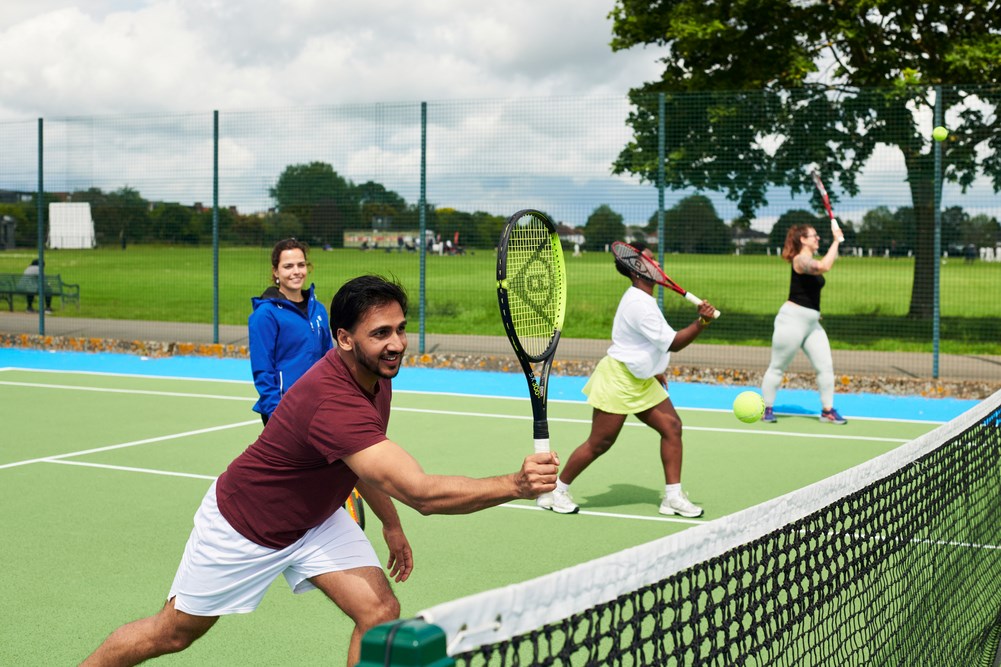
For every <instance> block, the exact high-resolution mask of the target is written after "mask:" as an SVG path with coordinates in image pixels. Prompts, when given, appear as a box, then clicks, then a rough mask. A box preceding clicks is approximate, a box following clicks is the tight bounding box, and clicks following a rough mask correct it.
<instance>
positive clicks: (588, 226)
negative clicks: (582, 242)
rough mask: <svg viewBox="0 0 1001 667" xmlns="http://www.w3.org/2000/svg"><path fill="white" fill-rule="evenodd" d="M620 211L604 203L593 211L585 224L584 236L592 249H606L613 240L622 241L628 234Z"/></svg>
mask: <svg viewBox="0 0 1001 667" xmlns="http://www.w3.org/2000/svg"><path fill="white" fill-rule="evenodd" d="M623 220H624V218H623V217H622V215H621V214H620V213H616V212H615V211H614V210H612V207H611V206H609V205H607V204H602V205H601V206H599V207H598V208H596V209H594V211H592V212H591V215H589V216H588V217H587V223H585V225H584V237H585V238H586V239H587V245H588V247H590V248H591V249H592V250H605V246H606V245H611V244H612V242H613V241H621V240H622V239H623V237H624V236H625V234H626V225H625V224H624V223H623Z"/></svg>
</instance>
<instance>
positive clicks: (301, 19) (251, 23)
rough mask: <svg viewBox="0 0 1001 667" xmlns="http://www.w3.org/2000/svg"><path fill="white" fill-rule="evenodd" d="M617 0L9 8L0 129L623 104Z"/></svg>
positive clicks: (89, 0) (214, 1)
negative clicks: (171, 114)
mask: <svg viewBox="0 0 1001 667" xmlns="http://www.w3.org/2000/svg"><path fill="white" fill-rule="evenodd" d="M612 7H613V0H504V1H503V2H492V3H487V2H474V1H471V0H431V1H428V2H414V1H413V0H367V1H358V0H230V1H228V2H224V1H221V0H149V1H146V2H142V1H132V2H128V1H125V0H76V1H75V2H74V1H70V0H4V1H3V2H2V3H0V26H3V27H2V28H0V63H2V66H0V118H24V117H28V118H34V117H45V116H65V115H91V114H108V113H112V114H119V113H131V112H140V111H142V112H146V111H155V112H163V111H200V110H203V109H206V108H209V109H220V110H237V109H259V108H262V107H265V108H276V107H288V106H294V105H306V106H315V105H329V104H342V103H356V102H394V101H405V100H406V101H409V100H443V99H470V98H472V99H479V98H505V97H511V96H553V95H591V94H622V93H624V92H625V91H627V90H628V89H629V88H630V87H631V86H635V85H637V84H640V83H642V82H644V81H648V80H651V79H653V78H655V77H656V76H657V73H658V71H659V68H658V66H657V62H656V61H657V53H656V52H655V51H653V50H649V49H646V50H645V49H634V50H631V51H629V52H620V53H613V52H612V50H611V49H610V48H609V46H608V43H609V41H610V40H611V22H610V21H609V19H608V18H607V16H608V13H609V12H610V11H611V9H612Z"/></svg>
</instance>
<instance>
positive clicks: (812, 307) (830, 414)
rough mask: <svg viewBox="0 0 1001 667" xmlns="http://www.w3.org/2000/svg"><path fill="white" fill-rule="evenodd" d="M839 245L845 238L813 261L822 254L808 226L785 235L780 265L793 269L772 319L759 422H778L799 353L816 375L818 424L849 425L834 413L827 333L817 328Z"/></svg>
mask: <svg viewBox="0 0 1001 667" xmlns="http://www.w3.org/2000/svg"><path fill="white" fill-rule="evenodd" d="M843 240H844V237H840V236H835V237H834V240H833V241H832V242H831V247H830V248H828V249H827V253H826V254H825V255H824V256H823V257H822V258H821V259H816V258H815V257H814V255H816V254H817V253H818V252H819V250H820V235H819V234H817V230H816V229H814V228H813V227H811V226H810V225H793V226H792V227H790V228H789V231H788V232H787V233H786V240H785V245H784V246H783V248H782V259H784V260H785V261H787V262H789V263H790V264H791V265H792V270H791V273H790V277H789V299H788V301H786V302H785V303H784V304H782V307H781V308H779V312H778V314H777V315H776V316H775V329H774V331H773V333H772V359H771V362H769V364H768V370H767V371H765V375H764V378H763V379H762V382H761V396H762V398H763V399H764V400H765V414H764V416H763V417H762V418H761V421H763V422H768V423H774V422H775V421H776V417H775V411H774V405H775V395H776V393H778V389H779V386H780V385H781V384H782V378H783V376H784V375H785V371H786V369H787V368H788V367H789V364H790V363H792V360H793V357H795V356H796V352H798V351H799V350H800V349H802V350H803V352H804V353H805V354H806V357H807V359H809V360H810V363H811V364H813V368H814V369H815V370H816V371H817V388H818V390H819V391H820V407H821V412H820V421H822V422H823V423H825V424H845V423H847V422H846V420H845V419H844V418H843V417H842V416H841V415H840V414H838V411H837V410H835V409H834V361H833V359H832V357H831V344H830V342H829V341H828V340H827V332H825V331H824V328H823V327H822V326H820V290H822V289H823V288H824V283H825V279H824V274H825V273H827V272H828V271H830V270H831V267H833V266H834V261H835V260H836V259H837V258H838V247H839V246H840V245H841V241H843Z"/></svg>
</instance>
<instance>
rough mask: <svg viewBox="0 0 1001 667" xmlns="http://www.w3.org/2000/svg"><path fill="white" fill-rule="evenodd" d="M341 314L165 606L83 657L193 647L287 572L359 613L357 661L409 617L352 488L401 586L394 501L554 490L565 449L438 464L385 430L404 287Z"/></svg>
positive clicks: (405, 569)
mask: <svg viewBox="0 0 1001 667" xmlns="http://www.w3.org/2000/svg"><path fill="white" fill-rule="evenodd" d="M330 313H331V324H332V327H333V328H334V331H335V341H336V347H335V348H334V349H333V350H331V351H330V352H328V353H327V354H326V355H324V357H323V359H322V360H321V361H319V362H318V363H317V364H316V365H315V366H313V368H312V369H310V370H309V372H307V373H306V375H304V376H303V377H302V378H301V379H300V380H299V381H298V382H296V383H295V385H294V386H293V387H292V388H291V389H290V390H289V392H288V393H287V394H286V395H285V397H284V398H283V399H282V401H281V403H279V404H278V408H277V409H276V410H275V412H274V414H273V415H272V418H271V420H270V421H269V422H268V424H267V425H266V426H265V427H264V431H263V432H262V433H261V435H260V437H259V438H258V439H257V441H256V442H255V443H254V444H252V445H251V446H250V447H249V448H248V449H247V450H246V451H244V452H243V454H241V455H240V456H238V457H237V458H236V459H235V460H234V461H233V462H232V463H231V464H230V465H229V467H228V468H227V469H226V471H225V472H223V474H222V475H220V476H219V478H218V480H216V481H215V482H214V483H213V484H212V485H211V487H209V490H208V492H207V493H206V494H205V497H204V499H203V500H202V504H201V506H200V507H199V509H198V512H197V513H196V515H195V521H194V523H195V525H194V529H193V530H192V532H191V536H190V537H189V538H188V543H187V546H186V547H185V549H184V555H183V556H182V558H181V563H180V566H179V567H178V569H177V574H176V575H175V577H174V582H173V584H172V585H171V587H170V592H169V594H168V595H167V603H166V604H165V605H164V607H163V609H162V610H160V612H159V613H157V614H156V615H154V616H151V617H149V618H145V619H141V620H138V621H135V622H133V623H129V624H128V625H124V626H122V627H121V628H119V629H117V630H115V631H114V632H113V633H112V634H111V635H110V636H109V637H108V638H107V639H106V640H105V642H104V643H103V644H101V646H100V647H98V649H97V651H95V652H94V654H93V655H91V656H90V657H89V658H88V659H87V660H86V661H84V663H83V664H84V665H134V664H137V663H139V662H142V661H143V660H146V659H148V658H152V657H155V656H158V655H163V654H165V653H176V652H178V651H182V650H184V649H185V648H187V647H188V646H189V645H191V643H192V642H194V641H195V640H196V639H198V638H199V637H201V636H202V635H204V634H205V633H206V632H208V630H209V629H210V628H211V627H212V625H213V624H214V623H215V622H216V620H218V618H219V616H221V615H224V614H236V613H246V612H250V611H253V610H254V609H255V608H256V607H257V605H258V604H259V603H260V601H261V599H262V598H263V596H264V593H265V591H266V590H267V589H268V587H269V585H270V584H271V583H272V582H273V581H274V580H275V579H276V578H277V577H278V576H279V575H284V576H285V579H286V580H287V581H288V583H289V585H290V586H291V588H292V590H293V591H294V592H296V593H303V592H305V591H308V590H311V589H313V588H319V589H320V590H321V591H323V593H324V594H326V596H327V597H328V598H330V599H331V600H332V601H333V602H334V604H336V605H337V606H338V607H340V608H341V609H342V610H343V611H344V613H345V614H347V615H348V616H349V617H350V618H351V619H352V620H353V621H354V623H355V628H354V631H353V632H352V634H351V639H350V644H349V648H348V665H354V664H356V663H357V661H358V659H359V653H360V644H361V637H362V635H364V633H365V632H366V631H367V630H369V629H370V628H372V627H373V626H375V625H378V624H380V623H385V622H388V621H391V620H394V619H396V618H397V617H398V616H399V613H400V605H399V602H398V600H397V599H396V596H395V595H394V594H393V591H392V589H391V588H390V584H389V580H388V579H387V576H386V574H385V573H384V572H383V570H382V568H381V567H380V565H379V561H378V558H377V556H376V554H375V550H374V549H373V548H372V545H371V544H370V543H369V541H368V538H367V537H366V536H365V533H364V532H362V530H361V529H360V528H359V527H358V525H357V524H356V523H355V522H354V521H352V520H351V518H350V517H349V516H348V513H347V512H346V511H345V510H344V509H343V508H342V507H341V506H342V504H343V503H344V501H345V499H346V498H347V496H348V494H349V493H350V492H351V489H352V487H354V486H355V485H356V484H357V486H358V488H359V489H360V490H361V491H362V493H363V494H364V496H365V500H366V502H367V503H368V504H369V506H370V507H371V508H372V510H373V511H374V512H375V514H376V516H378V517H379V519H380V520H381V522H382V525H383V537H384V538H385V540H386V544H387V546H388V547H389V562H388V564H387V568H388V570H389V576H390V577H392V578H393V579H395V580H396V581H397V582H401V581H405V580H406V579H407V578H408V577H409V576H410V573H411V570H412V569H413V558H412V554H411V549H410V544H409V542H408V540H407V538H406V536H405V535H404V533H403V527H402V525H401V524H400V517H399V515H398V514H397V512H396V508H395V506H394V504H393V501H392V499H391V498H395V499H396V500H399V501H400V502H402V503H404V504H406V505H408V506H410V507H413V508H414V509H416V510H417V511H418V512H420V513H421V514H463V513H469V512H475V511H477V510H481V509H485V508H487V507H493V506H495V505H499V504H501V503H504V502H507V501H510V500H514V499H517V498H525V499H531V498H536V497H538V496H539V495H541V494H543V493H547V492H549V491H552V490H553V488H554V487H555V483H556V474H557V471H558V463H559V462H558V459H557V457H556V455H555V454H554V453H542V454H532V455H530V456H528V457H527V458H525V460H524V462H523V463H522V465H521V469H520V470H519V471H518V472H515V473H512V474H509V475H502V476H499V477H490V478H484V479H473V478H469V477H458V476H443V475H428V474H427V473H425V472H424V470H423V469H422V468H421V466H420V464H418V463H417V461H416V460H415V459H414V458H413V457H412V456H411V455H410V454H408V453H407V451H406V450H404V449H403V448H402V447H400V446H399V445H397V444H396V443H394V442H392V441H391V440H389V439H387V437H386V429H387V426H388V422H389V413H390V400H391V398H392V381H391V380H392V378H393V377H395V376H396V374H397V373H398V372H399V370H400V366H401V364H402V362H403V355H404V352H405V351H406V349H407V335H406V322H407V320H406V313H407V297H406V294H405V292H404V291H403V289H402V288H401V287H400V286H399V285H397V284H395V283H391V282H387V281H385V280H383V279H382V278H379V277H376V276H362V277H360V278H355V279H354V280H351V281H349V282H347V283H345V284H344V286H342V287H341V289H340V290H339V291H338V292H337V294H336V295H335V296H334V299H333V301H332V302H331V304H330ZM282 639H283V640H285V641H288V643H289V644H290V645H293V644H294V638H290V637H284V638H282ZM274 640H275V638H264V637H262V638H261V641H274Z"/></svg>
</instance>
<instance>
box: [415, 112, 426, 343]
mask: <svg viewBox="0 0 1001 667" xmlns="http://www.w3.org/2000/svg"><path fill="white" fill-rule="evenodd" d="M427 125H428V103H427V102H421V195H420V203H419V204H418V206H417V211H418V213H417V214H418V216H419V220H420V232H419V233H420V249H421V255H420V264H421V268H420V276H421V277H420V299H419V304H420V315H419V319H418V332H419V333H418V345H417V350H418V352H420V353H421V354H424V317H425V308H424V305H425V301H426V295H427V292H426V290H427V285H426V282H425V270H426V262H427V240H428V239H427V212H426V208H427V200H426V195H427Z"/></svg>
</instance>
